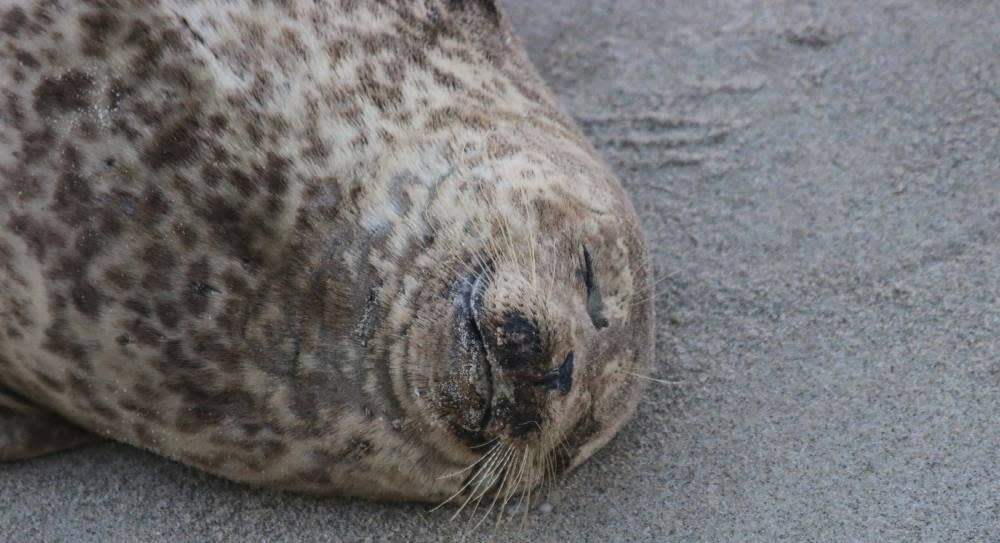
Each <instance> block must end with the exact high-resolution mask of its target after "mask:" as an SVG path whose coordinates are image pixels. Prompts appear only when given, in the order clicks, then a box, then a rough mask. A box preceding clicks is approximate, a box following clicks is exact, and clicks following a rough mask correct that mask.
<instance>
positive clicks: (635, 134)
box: [0, 0, 1000, 542]
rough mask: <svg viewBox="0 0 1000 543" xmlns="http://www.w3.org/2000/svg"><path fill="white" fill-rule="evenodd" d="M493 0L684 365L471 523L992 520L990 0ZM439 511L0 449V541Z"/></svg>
mask: <svg viewBox="0 0 1000 543" xmlns="http://www.w3.org/2000/svg"><path fill="white" fill-rule="evenodd" d="M508 8H509V10H508V11H509V13H510V16H511V17H512V19H513V22H514V24H515V27H516V28H517V29H518V31H519V33H520V34H521V36H522V37H523V39H524V41H525V43H526V45H527V47H528V50H529V52H530V54H531V56H532V58H533V59H534V60H535V62H536V63H537V64H538V66H539V69H540V70H541V72H542V75H543V76H544V77H545V78H546V79H547V80H548V81H549V82H550V83H551V85H552V86H553V87H554V89H555V90H556V92H557V93H558V95H559V96H560V97H561V98H562V100H563V103H564V104H565V106H566V108H567V109H568V110H569V111H570V112H572V114H573V115H574V116H575V117H577V118H578V119H579V120H580V122H581V124H582V126H584V128H585V129H586V130H587V132H588V134H589V135H590V136H591V138H592V139H593V141H594V142H595V144H596V145H597V147H598V149H599V150H600V151H601V152H602V153H603V154H604V155H605V156H606V157H607V158H608V160H609V162H610V163H611V164H612V166H613V167H614V168H615V169H616V171H617V172H618V173H619V174H620V175H621V177H622V179H623V181H624V183H625V186H626V188H627V189H628V190H629V191H630V192H631V194H632V195H633V197H634V199H635V201H636V206H637V208H638V210H639V214H640V215H641V218H642V222H643V224H644V226H645V228H646V231H647V232H648V235H649V239H650V242H651V245H652V247H653V254H654V256H655V261H656V266H657V273H658V275H660V276H661V277H666V279H664V280H663V282H662V283H661V284H660V288H659V290H660V296H659V298H658V301H657V311H658V313H659V316H660V318H659V322H660V325H659V330H658V336H659V345H660V347H659V367H658V368H656V370H655V375H656V376H657V377H660V378H663V379H670V380H679V381H682V384H680V385H676V386H675V385H670V386H664V385H658V386H653V387H652V388H651V389H650V392H649V394H648V395H647V396H646V398H645V401H644V402H643V403H642V405H641V407H640V409H639V413H638V417H637V419H636V420H635V421H634V422H633V423H631V424H630V425H629V426H628V427H627V429H626V430H625V431H624V432H623V433H622V434H621V435H620V436H619V437H618V438H617V439H616V440H615V441H614V442H613V443H612V445H610V446H609V447H607V448H606V449H604V450H603V451H601V452H600V453H599V454H598V455H597V456H596V457H595V458H594V459H593V460H592V461H591V462H589V463H587V464H586V465H584V466H583V467H582V468H581V469H580V470H579V471H577V472H576V473H574V474H572V475H571V476H569V477H568V478H566V479H564V480H563V481H562V482H561V483H560V484H559V485H558V486H557V488H556V489H555V490H553V491H552V492H551V493H550V494H548V496H547V497H545V498H544V501H545V503H546V504H547V505H545V506H543V507H541V508H539V507H537V505H538V503H539V502H536V507H534V508H533V509H532V510H531V511H530V512H529V513H528V515H527V521H526V524H524V525H523V526H522V525H521V524H520V523H519V521H515V522H512V523H509V524H508V525H506V527H505V528H504V529H503V532H500V533H499V537H498V538H497V539H499V540H505V539H514V540H529V541H563V540H565V541H601V542H607V541H663V540H676V541H777V540H790V541H957V540H962V541H965V540H976V541H985V540H990V539H992V540H996V539H997V538H1000V501H998V498H1000V464H998V457H1000V427H998V416H1000V336H998V333H1000V313H998V311H997V309H998V295H1000V2H996V1H990V0H981V1H975V0H968V1H959V0H952V1H944V0H942V1H931V0H923V1H917V0H914V1H892V2H891V1H874V0H828V1H826V2H818V1H816V2H786V1H772V2H765V1H749V0H697V1H687V0H671V1H660V2H656V1H651V0H650V1H642V0H627V1H625V0H617V1H616V0H586V1H584V0H558V1H553V0H547V1H544V2H538V1H532V0H517V1H514V0H510V1H509V2H508ZM449 515H450V512H443V511H439V512H435V513H431V512H428V508H427V507H425V506H423V505H391V504H390V505H386V504H372V503H365V502H361V501H351V500H338V499H332V500H331V499H327V500H321V499H314V498H309V497H301V496H294V495H286V494H278V493H271V492H266V491H261V490H256V489H252V488H249V487H245V486H241V485H237V484H232V483H228V482H226V481H222V480H219V479H216V478H213V477H210V476H207V475H203V474H201V473H198V472H195V471H193V470H191V469H188V468H186V467H183V466H181V465H178V464H175V463H172V462H169V461H166V460H163V459H160V458H158V457H156V456H153V455H152V454H148V453H145V452H141V451H138V450H134V449H130V448H126V447H123V446H117V445H105V446H99V447H93V448H89V449H86V450H80V451H77V452H70V453H65V454H59V455H55V456H51V457H48V458H44V459H40V460H37V461H32V462H26V463H19V464H12V465H0V539H5V540H8V541H30V540H46V541H57V540H61V541H109V540H117V541H124V540H169V541H189V540H192V541H193V540H198V541H201V540H222V539H227V540H228V539H233V540H331V541H336V540H343V541H356V540H365V539H366V538H367V539H369V540H373V541H382V540H414V541H433V540H436V539H438V538H439V537H450V538H456V537H458V536H459V535H460V534H461V533H462V531H463V530H464V529H466V528H467V527H468V518H465V519H460V520H458V521H455V522H450V521H449V520H448V518H449ZM491 534H493V531H492V526H491V527H489V528H486V529H480V530H478V531H477V532H475V533H474V535H473V537H472V538H471V539H474V540H475V539H480V538H488V537H490V536H491Z"/></svg>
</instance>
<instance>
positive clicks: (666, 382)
mask: <svg viewBox="0 0 1000 543" xmlns="http://www.w3.org/2000/svg"><path fill="white" fill-rule="evenodd" d="M618 373H624V374H626V375H631V376H632V377H636V378H639V379H645V380H647V381H653V382H654V383H660V384H661V385H683V384H684V383H685V381H667V380H666V379H657V378H656V377H650V376H648V375H640V374H638V373H632V372H630V371H625V370H618Z"/></svg>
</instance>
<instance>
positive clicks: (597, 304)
mask: <svg viewBox="0 0 1000 543" xmlns="http://www.w3.org/2000/svg"><path fill="white" fill-rule="evenodd" d="M583 284H584V286H586V287H587V315H589V316H590V322H591V323H593V325H594V327H595V328H597V329H598V330H600V329H601V328H605V327H607V326H608V319H607V318H605V317H604V301H603V300H601V290H600V289H599V288H598V287H597V282H596V279H595V277H594V258H593V257H592V256H591V255H590V251H588V250H587V246H586V245H583Z"/></svg>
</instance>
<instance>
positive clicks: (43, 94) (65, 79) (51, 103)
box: [35, 70, 94, 115]
mask: <svg viewBox="0 0 1000 543" xmlns="http://www.w3.org/2000/svg"><path fill="white" fill-rule="evenodd" d="M93 86H94V80H93V79H92V78H91V77H90V76H89V75H87V74H85V73H83V72H81V71H79V70H70V71H69V72H66V73H65V74H63V75H62V76H61V77H58V78H53V77H46V78H45V79H43V80H42V82H41V83H39V84H38V86H37V87H35V110H36V111H38V112H39V113H40V114H42V115H46V114H50V113H65V112H68V111H72V110H78V109H82V108H85V107H87V105H88V100H89V98H90V90H91V88H93Z"/></svg>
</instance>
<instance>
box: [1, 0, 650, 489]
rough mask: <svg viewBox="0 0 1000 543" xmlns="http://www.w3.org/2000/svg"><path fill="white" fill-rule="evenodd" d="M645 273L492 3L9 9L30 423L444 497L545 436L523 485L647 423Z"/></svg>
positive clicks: (8, 244)
mask: <svg viewBox="0 0 1000 543" xmlns="http://www.w3.org/2000/svg"><path fill="white" fill-rule="evenodd" d="M584 248H585V249H584ZM584 251H586V258H585V257H584ZM647 261H648V258H647V255H646V248H645V244H644V242H643V239H642V236H641V233H640V232H639V229H638V226H637V221H636V218H635V214H634V211H633V210H632V207H631V204H630V203H629V201H628V198H627V196H626V195H625V194H624V192H623V191H622V189H621V187H620V184H619V183H618V181H617V180H616V179H615V178H614V176H613V175H612V174H611V173H610V172H609V171H608V169H607V168H606V166H605V165H604V164H603V163H602V162H601V160H600V159H599V158H598V157H597V155H596V153H595V152H594V150H593V149H592V148H591V146H590V145H589V144H588V143H587V142H586V141H585V140H584V138H583V137H582V135H581V133H580V131H579V130H578V129H577V127H576V126H575V125H574V123H573V122H572V121H571V120H570V119H569V118H568V117H567V116H566V115H564V114H563V113H562V112H561V111H560V109H559V107H558V106H557V104H556V102H555V100H554V99H553V97H552V95H551V94H550V92H549V91H548V90H547V89H546V88H545V86H544V84H543V83H542V82H541V80H540V79H539V77H538V76H537V74H536V73H535V71H534V69H533V68H532V67H531V65H530V63H529V61H528V60H527V58H526V55H525V54H524V52H523V50H522V48H521V46H520V45H519V43H518V40H517V38H516V37H515V36H514V35H513V34H512V32H511V30H510V27H509V23H508V21H507V20H506V17H505V16H504V14H503V11H502V10H501V9H500V8H499V6H497V4H496V3H495V2H493V1H490V0H479V1H472V0H466V1H463V0H440V1H439V0H427V1H403V0H397V1H375V0H329V1H324V2H313V1H306V0H271V1H268V0H229V1H224V0H207V1H200V2H199V1H194V0H75V1H70V0H13V1H12V2H11V1H8V2H5V3H4V4H3V6H0V387H3V388H5V389H7V390H9V391H10V392H11V394H12V395H16V396H17V397H18V398H23V399H26V400H27V401H29V402H30V403H31V404H32V406H31V409H28V410H24V409H22V411H21V414H22V415H23V416H26V417H31V416H36V417H37V416H42V415H37V413H36V414H35V415H32V413H31V412H30V411H31V410H44V417H53V419H52V420H56V419H54V417H63V418H64V419H65V420H66V421H69V422H70V423H72V424H73V425H78V426H79V427H80V428H83V429H86V430H88V431H90V432H93V433H95V434H97V435H101V436H106V437H109V438H112V439H115V440H119V441H122V442H126V443H131V444H133V445H136V446H139V447H143V448H146V449H150V450H152V451H155V452H158V453H160V454H163V455H165V456H168V457H171V458H174V459H177V460H179V461H181V462H184V463H187V464H190V465H193V466H196V467H199V468H201V469H204V470H207V471H210V472H212V473H216V474H219V475H222V476H224V477H228V478H231V479H235V480H240V481H246V482H251V483H257V484H262V485H268V486H273V487H279V488H286V489H293V490H300V491H308V492H316V493H339V494H350V495H361V496H368V497H377V498H395V499H417V500H441V499H443V498H446V497H448V496H449V495H452V494H453V493H455V492H456V491H458V490H459V489H460V488H461V487H462V485H463V482H468V480H469V479H468V477H444V476H445V475H447V474H451V473H455V472H456V471H461V470H463V469H467V468H469V466H470V465H473V464H474V463H475V462H477V460H481V459H482V457H483V455H484V454H485V452H486V451H487V450H492V449H488V448H484V447H481V446H480V445H482V443H483V442H485V443H490V442H492V443H502V444H503V445H504V446H505V447H507V448H509V449H510V450H523V451H527V450H531V451H536V452H537V454H534V455H532V456H530V457H529V456H528V455H526V454H523V455H522V458H523V459H524V460H523V464H525V465H527V466H528V467H527V469H526V470H522V471H523V472H524V473H526V474H527V475H525V476H524V477H519V478H518V481H517V483H516V485H517V490H523V489H527V488H530V487H532V486H534V485H536V484H538V483H539V482H540V481H541V480H542V479H543V477H544V474H545V471H546V470H547V469H548V468H552V470H556V469H558V470H564V469H568V468H570V467H572V466H575V465H577V464H578V463H579V462H581V461H582V460H584V459H585V458H587V457H588V456H589V455H590V454H591V453H592V452H593V451H594V450H595V449H596V448H598V447H600V446H601V445H603V444H604V443H606V442H607V441H608V440H609V439H610V438H611V437H612V436H613V435H614V433H615V432H616V431H617V430H618V428H619V427H620V426H621V424H623V423H624V421H625V420H626V419H627V418H628V417H629V416H630V414H631V412H632V410H633V408H634V405H635V402H636V398H637V396H638V394H639V389H640V388H641V387H640V383H639V382H637V381H636V380H634V379H631V378H630V377H629V375H628V373H627V372H643V371H644V369H645V368H647V367H648V365H649V363H650V360H651V357H652V352H653V339H652V333H651V326H652V306H651V303H650V302H649V300H648V296H646V295H645V294H646V291H648V289H649V272H648V269H647ZM591 268H592V269H591ZM585 274H586V275H587V278H585V277H584V275H585ZM591 276H592V277H591ZM585 279H586V280H585ZM585 283H586V284H585ZM592 283H593V284H592ZM480 284H485V285H486V286H483V287H482V289H481V291H480V290H475V289H477V288H479V287H478V286H477V285H480ZM598 287H599V288H600V289H601V291H600V296H598V297H596V298H595V294H594V292H592V291H593V290H594V289H596V288H598ZM469 300H471V301H469ZM595 300H596V302H595ZM466 302H468V303H469V304H478V305H476V306H475V307H471V306H470V307H471V309H470V307H466V306H465V305H463V304H465V303H466ZM463 312H465V313H463ZM595 312H600V315H598V316H596V317H595ZM469 315H471V317H470V316H469ZM515 317H516V319H515ZM517 319H520V320H517ZM511 322H515V324H510V323H511ZM595 323H601V326H595ZM470 330H471V331H472V332H470ZM470 334H471V335H470ZM476 335H481V336H482V337H478V338H475V337H472V336H476ZM567 353H573V358H572V361H573V364H572V365H570V366H569V370H570V371H572V386H570V384H569V382H568V381H567V379H568V375H569V374H568V373H567V369H566V368H567V366H566V365H565V361H566V360H567ZM560 364H563V365H562V366H560ZM559 368H561V371H562V373H561V374H560V373H558V372H559V371H560V370H559ZM574 368H575V369H574ZM553 372H556V373H553ZM546 379H548V380H546ZM554 380H558V382H556V381H554ZM546 383H555V384H552V385H551V386H549V384H546ZM543 385H544V386H543ZM0 403H2V402H0ZM40 412H41V411H40ZM2 421H3V419H2V418H0V425H3V422H2ZM532 425H533V426H532ZM529 426H530V428H528V427H529ZM46 450H47V449H46ZM39 452H44V451H41V450H39ZM512 454H513V453H512ZM542 459H544V465H543V460H542ZM475 471H476V470H470V471H469V473H475ZM490 484H493V483H490ZM487 486H489V484H488V485H487ZM511 488H513V487H511Z"/></svg>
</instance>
